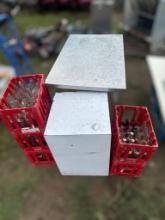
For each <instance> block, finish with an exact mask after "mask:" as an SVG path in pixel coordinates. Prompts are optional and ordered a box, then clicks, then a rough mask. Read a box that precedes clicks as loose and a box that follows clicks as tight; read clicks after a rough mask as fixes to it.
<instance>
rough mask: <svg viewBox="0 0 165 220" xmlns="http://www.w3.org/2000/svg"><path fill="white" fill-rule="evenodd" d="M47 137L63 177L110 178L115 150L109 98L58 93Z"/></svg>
mask: <svg viewBox="0 0 165 220" xmlns="http://www.w3.org/2000/svg"><path fill="white" fill-rule="evenodd" d="M44 136H45V138H46V141H47V143H48V145H49V148H50V150H51V152H52V154H53V156H54V158H55V160H56V163H57V166H58V168H59V170H60V172H61V173H62V174H63V175H103V176H105V175H108V172H109V162H110V148H111V124H110V116H109V104H108V95H107V94H106V93H98V92H70V93H69V92H66V93H56V95H55V97H54V101H53V105H52V108H51V111H50V115H49V118H48V122H47V125H46V130H45V134H44Z"/></svg>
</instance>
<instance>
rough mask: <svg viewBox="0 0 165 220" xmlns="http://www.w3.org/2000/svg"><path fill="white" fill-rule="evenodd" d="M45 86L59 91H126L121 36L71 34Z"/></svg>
mask: <svg viewBox="0 0 165 220" xmlns="http://www.w3.org/2000/svg"><path fill="white" fill-rule="evenodd" d="M46 84H50V85H54V86H55V87H56V88H61V89H77V90H93V91H110V90H113V89H126V77H125V60H124V47H123V36H122V35H92V34H91V35H90V34H89V35H70V36H69V38H68V39H67V41H66V43H65V45H64V47H63V49H62V51H61V53H60V54H59V56H58V58H57V60H56V62H55V63H54V65H53V67H52V69H51V71H50V73H49V75H48V77H47V79H46Z"/></svg>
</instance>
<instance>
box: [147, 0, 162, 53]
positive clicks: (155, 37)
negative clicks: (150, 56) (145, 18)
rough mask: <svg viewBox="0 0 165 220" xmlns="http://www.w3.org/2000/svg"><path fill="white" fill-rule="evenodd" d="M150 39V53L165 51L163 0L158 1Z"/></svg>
mask: <svg viewBox="0 0 165 220" xmlns="http://www.w3.org/2000/svg"><path fill="white" fill-rule="evenodd" d="M150 40H151V46H150V48H151V52H152V53H157V52H162V51H165V0H160V1H159V5H158V8H157V12H156V16H155V20H154V24H153V28H152V33H151V39H150Z"/></svg>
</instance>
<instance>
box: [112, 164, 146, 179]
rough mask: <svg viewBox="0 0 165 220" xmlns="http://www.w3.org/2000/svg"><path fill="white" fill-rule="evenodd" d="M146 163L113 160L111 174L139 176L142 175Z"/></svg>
mask: <svg viewBox="0 0 165 220" xmlns="http://www.w3.org/2000/svg"><path fill="white" fill-rule="evenodd" d="M144 167H145V164H142V163H130V162H118V161H115V162H112V164H111V168H110V176H128V177H138V176H140V175H141V173H142V171H143V169H144Z"/></svg>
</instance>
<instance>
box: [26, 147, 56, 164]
mask: <svg viewBox="0 0 165 220" xmlns="http://www.w3.org/2000/svg"><path fill="white" fill-rule="evenodd" d="M25 155H26V157H27V158H28V159H29V161H30V162H31V164H33V165H54V164H55V161H54V159H53V157H52V154H51V152H50V151H49V150H40V151H29V152H25Z"/></svg>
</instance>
